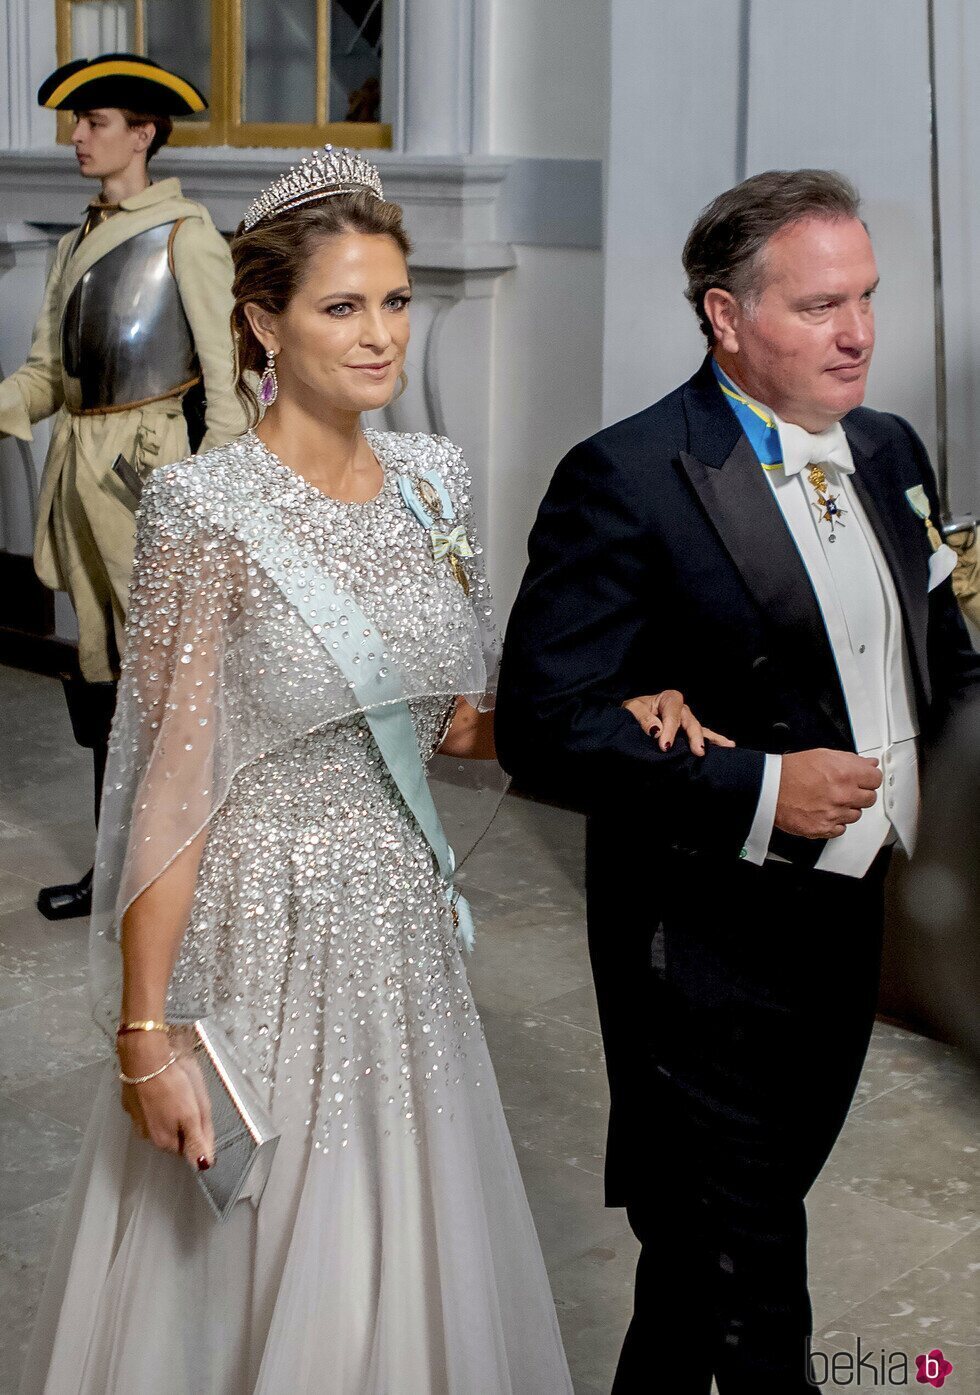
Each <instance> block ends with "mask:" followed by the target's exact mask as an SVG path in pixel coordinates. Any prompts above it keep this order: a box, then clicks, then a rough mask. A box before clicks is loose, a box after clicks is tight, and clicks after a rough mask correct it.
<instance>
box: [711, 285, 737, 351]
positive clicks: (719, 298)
mask: <svg viewBox="0 0 980 1395" xmlns="http://www.w3.org/2000/svg"><path fill="white" fill-rule="evenodd" d="M704 313H705V314H706V315H707V317H708V319H709V320H710V321H711V327H712V329H713V330H714V332H715V347H716V348H718V349H724V351H725V352H726V353H729V354H737V353H738V328H739V324H740V322H741V319H742V314H743V311H742V307H741V306H740V305H739V303H738V301H737V300H736V299H735V297H734V296H733V295H732V293H731V291H723V290H722V289H721V287H720V286H712V287H711V290H710V291H705V293H704Z"/></svg>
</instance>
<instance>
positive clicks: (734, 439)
mask: <svg viewBox="0 0 980 1395" xmlns="http://www.w3.org/2000/svg"><path fill="white" fill-rule="evenodd" d="M685 406H686V409H687V417H688V423H689V438H688V440H689V446H690V449H689V450H687V451H682V452H681V454H680V463H681V467H682V468H683V470H684V472H685V473H686V475H687V477H688V479H689V480H690V482H691V484H692V486H693V488H694V489H695V490H696V492H697V495H698V497H699V499H700V501H701V504H702V507H703V508H704V510H705V512H706V513H707V515H708V517H709V518H710V519H711V522H712V524H713V525H714V528H715V530H716V532H717V533H718V535H719V537H720V538H721V541H722V543H723V544H724V546H725V548H726V549H727V551H728V553H729V555H730V556H731V558H732V561H733V562H734V563H735V566H736V567H737V568H738V571H739V573H740V575H741V577H742V580H743V581H744V583H745V585H746V587H747V588H748V590H749V591H750V593H751V594H752V596H753V597H754V599H755V601H756V603H757V604H758V605H759V607H760V609H761V610H762V612H763V614H764V615H765V616H766V619H767V621H768V623H769V625H770V627H771V628H772V630H773V632H774V636H775V638H776V641H777V643H778V644H779V645H780V647H781V648H782V649H783V650H784V652H785V653H786V654H787V655H788V657H789V659H790V661H791V663H792V665H793V668H794V670H795V671H796V672H797V673H799V674H800V675H801V677H802V676H803V675H805V676H806V684H807V686H808V687H809V688H810V690H811V691H812V692H813V693H814V694H815V696H816V699H817V701H818V703H819V705H820V707H821V708H822V709H823V711H824V713H825V714H826V716H827V717H828V718H829V719H830V721H831V722H832V723H833V724H834V726H835V727H836V728H837V730H838V731H839V732H840V734H841V737H842V738H843V740H845V741H846V742H847V743H848V744H849V745H850V744H852V741H853V737H852V733H851V727H850V722H849V720H848V717H847V705H846V703H845V701H844V693H843V690H842V688H841V684H840V677H839V675H838V672H837V664H836V662H835V660H834V655H833V650H832V648H831V645H830V641H829V639H828V638H827V631H826V627H825V625H824V621H823V614H822V612H821V610H820V606H819V604H818V602H817V598H816V595H815V594H814V590H813V587H812V585H811V583H810V577H809V574H808V572H807V570H806V568H805V566H804V565H803V561H802V559H801V557H800V554H799V552H798V550H797V547H796V544H795V542H794V541H793V537H792V534H791V533H790V531H789V529H788V528H787V527H786V523H785V520H784V519H783V515H782V513H781V511H780V508H779V505H778V504H777V503H776V500H775V498H774V497H773V492H772V490H771V489H770V487H769V484H768V482H767V480H766V478H765V474H764V473H763V470H762V467H761V466H760V464H759V461H758V459H757V458H756V454H755V451H754V450H753V449H752V447H751V445H750V444H749V442H748V440H747V438H746V437H745V435H744V434H743V433H742V430H741V427H740V426H739V424H738V421H737V419H736V417H735V415H734V413H733V412H732V411H731V410H730V409H729V407H728V406H727V404H726V403H725V400H724V398H723V397H722V394H721V392H720V391H719V389H718V385H717V382H716V380H715V377H714V374H713V373H712V371H711V365H710V361H708V360H706V361H705V364H704V366H703V368H702V369H701V371H700V372H699V373H698V374H697V376H696V377H695V378H693V379H692V380H691V382H690V383H689V384H688V386H687V388H686V389H685Z"/></svg>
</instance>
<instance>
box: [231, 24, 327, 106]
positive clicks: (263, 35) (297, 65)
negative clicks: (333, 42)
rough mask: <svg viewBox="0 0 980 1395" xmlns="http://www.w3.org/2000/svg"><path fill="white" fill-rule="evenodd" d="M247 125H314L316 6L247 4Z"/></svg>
mask: <svg viewBox="0 0 980 1395" xmlns="http://www.w3.org/2000/svg"><path fill="white" fill-rule="evenodd" d="M242 10H243V15H242V19H243V29H244V46H245V54H244V74H243V84H242V85H243V91H242V119H243V121H303V122H311V123H312V122H315V121H316V0H276V2H275V4H271V3H270V0H245V3H244V4H243V6H242Z"/></svg>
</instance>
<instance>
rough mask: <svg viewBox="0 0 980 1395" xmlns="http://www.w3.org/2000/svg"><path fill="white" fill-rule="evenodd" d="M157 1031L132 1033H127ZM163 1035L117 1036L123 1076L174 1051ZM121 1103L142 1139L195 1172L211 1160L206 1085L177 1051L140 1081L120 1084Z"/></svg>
mask: <svg viewBox="0 0 980 1395" xmlns="http://www.w3.org/2000/svg"><path fill="white" fill-rule="evenodd" d="M137 1035H140V1036H150V1035H153V1036H157V1035H158V1034H157V1033H152V1034H150V1033H145V1034H143V1033H139V1034H137V1033H133V1034H132V1036H137ZM179 1049H180V1048H179V1045H178V1043H176V1042H171V1041H169V1040H168V1039H167V1038H164V1039H163V1040H162V1041H160V1040H157V1041H156V1042H146V1041H143V1042H139V1043H133V1042H132V1040H131V1037H130V1036H129V1035H127V1036H126V1037H120V1038H119V1057H120V1062H121V1063H122V1070H123V1073H124V1074H125V1075H129V1076H138V1075H149V1074H150V1073H151V1072H152V1071H155V1070H159V1068H160V1066H162V1065H163V1064H164V1062H165V1061H167V1060H168V1059H169V1057H170V1056H171V1055H172V1054H173V1051H174V1050H179ZM122 1106H123V1109H125V1111H126V1113H127V1114H128V1115H129V1117H130V1118H131V1119H132V1121H133V1129H134V1131H135V1132H136V1133H137V1134H138V1135H139V1137H140V1138H145V1139H148V1140H149V1142H150V1143H152V1144H153V1145H154V1147H156V1148H159V1149H160V1150H161V1151H162V1152H164V1153H175V1154H181V1155H183V1157H184V1158H185V1159H186V1160H187V1163H188V1166H190V1167H191V1168H192V1169H193V1170H194V1171H195V1172H196V1171H205V1170H206V1169H207V1168H209V1167H210V1166H211V1164H212V1163H213V1162H214V1130H213V1129H212V1126H211V1106H210V1102H209V1100H208V1094H207V1088H206V1087H205V1084H204V1079H203V1077H202V1075H201V1071H200V1068H199V1066H198V1064H197V1062H196V1061H195V1060H194V1059H193V1057H191V1056H181V1057H180V1058H179V1059H178V1060H177V1061H175V1062H174V1064H173V1065H172V1066H169V1067H168V1068H167V1069H166V1070H165V1071H162V1072H161V1074H160V1075H157V1076H155V1077H154V1078H153V1079H152V1080H146V1081H144V1082H143V1083H142V1084H141V1085H123V1087H122Z"/></svg>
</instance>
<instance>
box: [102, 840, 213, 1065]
mask: <svg viewBox="0 0 980 1395" xmlns="http://www.w3.org/2000/svg"><path fill="white" fill-rule="evenodd" d="M207 836H208V830H207V829H206V828H204V829H202V830H201V832H200V833H199V834H198V835H197V837H196V838H195V839H194V841H193V843H190V844H188V846H187V847H186V848H184V850H183V852H181V853H180V854H179V855H178V857H176V858H175V859H174V861H173V862H172V863H171V864H170V866H169V867H168V868H167V870H166V871H165V872H163V873H161V875H160V876H159V877H157V879H156V881H155V882H151V883H150V885H149V886H148V887H147V888H146V890H145V891H141V892H140V894H139V896H137V898H136V900H135V901H134V902H133V903H132V905H131V906H130V907H129V909H128V910H127V911H126V914H125V915H124V916H123V920H122V959H123V990H122V1008H121V1017H122V1020H123V1021H126V1022H142V1021H146V1020H148V1019H152V1020H153V1021H156V1022H159V1021H162V1020H163V1016H164V1013H165V1010H166V1002H167V989H168V987H169V984H170V975H171V974H172V973H173V967H174V963H175V961H176V958H177V951H178V949H179V948H180V942H181V940H182V938H183V935H184V930H185V928H186V926H187V920H188V917H189V915H190V911H191V903H192V902H193V899H194V887H195V885H196V882H197V869H198V866H199V865H200V861H201V853H202V852H203V851H204V844H205V843H206V842H207ZM137 1073H138V1072H132V1071H127V1074H137Z"/></svg>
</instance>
